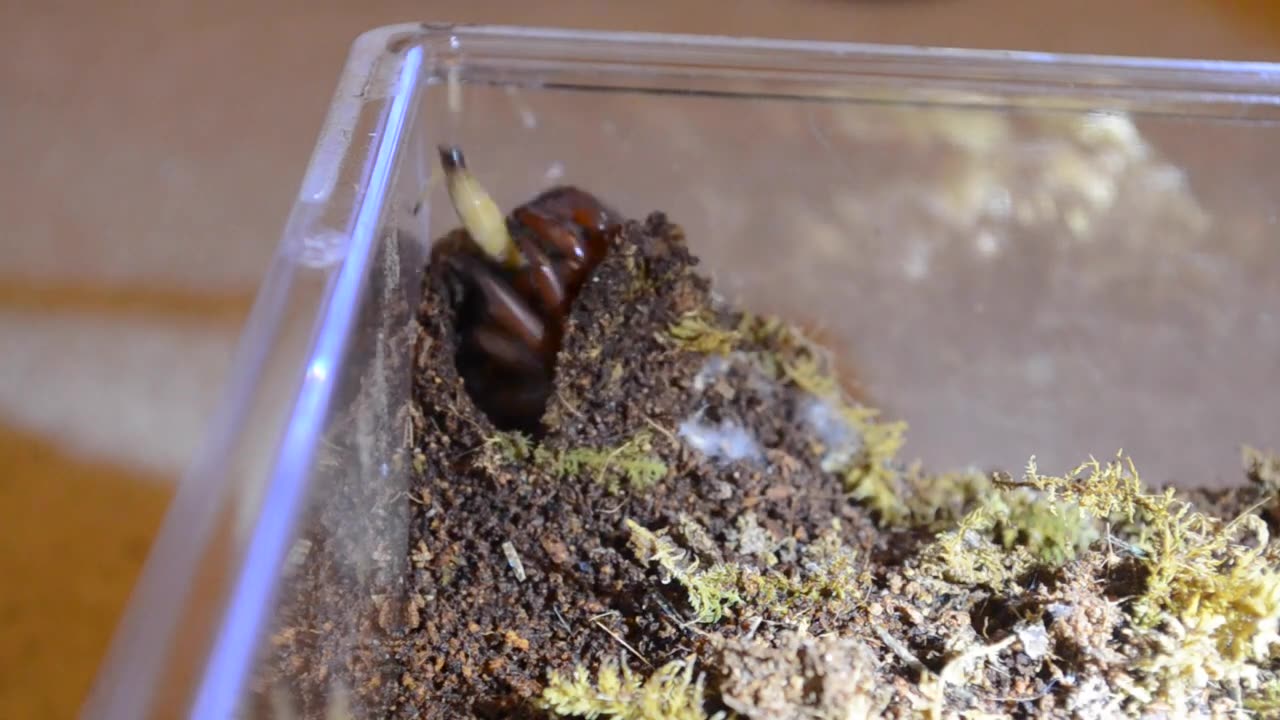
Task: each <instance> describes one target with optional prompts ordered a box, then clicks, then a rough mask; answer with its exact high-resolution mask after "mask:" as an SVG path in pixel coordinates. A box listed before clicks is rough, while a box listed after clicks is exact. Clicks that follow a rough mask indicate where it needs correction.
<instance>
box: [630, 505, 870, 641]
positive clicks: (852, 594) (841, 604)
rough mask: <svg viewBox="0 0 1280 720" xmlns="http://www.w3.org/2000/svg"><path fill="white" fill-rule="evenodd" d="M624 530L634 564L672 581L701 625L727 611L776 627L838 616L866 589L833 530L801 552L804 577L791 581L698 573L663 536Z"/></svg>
mask: <svg viewBox="0 0 1280 720" xmlns="http://www.w3.org/2000/svg"><path fill="white" fill-rule="evenodd" d="M627 528H628V530H629V531H630V533H631V547H632V549H633V551H634V552H635V554H636V556H637V558H638V559H640V560H641V561H642V562H644V563H646V564H653V563H656V564H657V565H658V567H659V568H661V570H662V571H663V574H664V577H663V581H664V582H669V581H670V580H672V579H674V580H676V581H677V582H679V583H680V584H681V585H683V586H684V588H685V590H686V592H687V593H688V598H689V605H690V607H691V608H692V609H693V612H694V620H695V622H699V623H715V622H719V621H720V620H721V619H722V618H723V617H724V615H725V613H726V612H727V611H728V610H729V609H731V608H739V610H738V611H737V612H738V614H740V615H744V616H745V615H752V616H760V617H765V618H769V619H773V620H778V621H797V620H800V619H801V618H802V617H803V616H805V615H808V614H810V613H813V612H815V611H819V610H821V611H823V612H827V613H840V612H844V611H847V610H849V609H851V608H852V607H853V605H854V604H856V603H857V602H858V601H860V600H861V598H862V596H863V588H864V587H865V585H866V583H865V582H863V579H862V577H861V575H860V572H859V570H858V568H857V566H856V564H855V559H856V556H855V554H854V552H853V550H852V549H850V548H848V547H846V546H845V545H843V544H842V543H841V542H840V540H839V537H838V534H837V532H836V531H835V529H833V530H832V531H831V532H829V533H827V534H824V536H823V537H822V538H820V539H819V540H818V541H817V542H814V543H811V544H810V545H808V546H806V547H805V548H804V549H803V551H802V553H803V559H804V560H805V562H804V566H805V568H806V569H805V571H804V572H802V573H798V574H796V575H795V576H789V575H784V574H782V573H779V572H775V571H761V570H758V569H756V568H753V567H750V566H747V565H743V564H740V563H732V562H728V563H726V562H720V563H714V564H712V565H711V566H709V567H708V568H707V569H705V570H703V569H699V566H698V565H699V564H698V561H697V560H696V559H691V558H690V553H688V552H687V551H686V550H684V549H683V548H681V547H679V546H678V545H676V544H675V542H674V541H672V540H671V538H669V537H667V536H666V535H665V534H660V533H655V532H653V531H651V530H648V529H646V528H644V527H642V526H641V525H640V524H638V523H636V522H635V521H633V520H627Z"/></svg>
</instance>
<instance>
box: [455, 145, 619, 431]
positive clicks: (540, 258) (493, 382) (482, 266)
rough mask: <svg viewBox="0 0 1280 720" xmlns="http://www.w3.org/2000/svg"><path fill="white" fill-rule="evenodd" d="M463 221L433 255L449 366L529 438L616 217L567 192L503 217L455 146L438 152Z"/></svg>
mask: <svg viewBox="0 0 1280 720" xmlns="http://www.w3.org/2000/svg"><path fill="white" fill-rule="evenodd" d="M439 152H440V164H441V166H442V167H443V169H444V174H445V182H446V186H447V187H448V190H449V198H450V201H451V202H452V204H453V207H454V210H455V211H456V212H457V214H458V217H459V219H461V221H462V227H460V228H457V229H455V230H453V231H452V232H450V233H449V234H448V235H446V236H445V237H444V238H443V239H441V240H440V241H438V242H437V243H436V245H435V247H433V248H432V252H431V256H432V263H431V264H432V266H433V267H436V268H438V269H440V271H442V272H447V273H448V275H447V279H448V281H449V283H448V287H449V288H450V291H451V292H450V294H451V295H452V296H453V297H452V300H453V302H454V307H455V309H456V311H457V314H456V325H455V328H456V331H457V336H458V341H459V342H458V352H457V355H456V362H457V366H458V372H459V374H460V375H461V376H462V379H463V383H464V384H465V386H466V388H467V392H468V393H469V394H470V395H471V397H472V399H473V400H474V401H475V403H476V405H477V406H478V407H479V408H480V409H481V410H482V411H484V413H485V414H486V415H488V416H489V419H490V420H491V421H492V422H493V423H494V425H495V426H497V427H498V428H499V429H502V430H520V431H523V432H526V433H529V434H537V433H538V430H539V427H540V424H541V420H542V414H543V412H544V410H545V409H546V403H547V399H548V397H549V396H550V394H551V388H552V379H553V376H554V373H555V363H556V355H557V354H558V353H559V351H560V343H561V340H562V338H563V336H564V329H565V324H566V323H567V321H568V318H569V311H570V308H571V307H572V305H573V301H574V299H575V298H576V297H577V295H578V292H579V291H580V290H581V289H582V286H583V284H584V283H585V282H586V281H587V279H588V278H589V277H590V275H591V273H592V271H593V270H595V268H596V266H597V265H599V264H600V261H602V260H603V259H604V257H605V255H606V254H607V252H608V247H609V240H610V236H611V234H612V233H614V232H615V231H616V230H617V229H618V227H619V226H620V225H621V223H622V218H621V216H620V215H619V214H618V213H616V212H615V211H614V210H612V209H611V208H609V207H608V206H606V205H604V204H603V203H602V202H600V200H598V199H597V198H596V197H595V196H593V195H591V194H590V193H587V192H585V191H583V190H579V189H578V188H575V187H570V186H559V187H554V188H552V189H550V190H547V191H545V192H543V193H541V194H539V195H537V196H536V197H534V198H533V199H532V200H530V201H529V202H527V203H525V204H524V205H521V206H519V207H517V208H515V209H514V210H513V211H512V212H511V214H510V216H508V217H505V218H504V217H503V216H502V212H501V211H500V210H499V209H498V207H497V205H496V204H495V203H494V202H493V200H492V199H490V197H489V195H488V193H486V192H485V191H484V189H483V188H482V187H481V186H480V185H479V184H478V183H477V182H476V181H475V179H474V177H473V176H472V175H471V173H470V172H469V171H468V170H467V167H466V160H465V159H464V158H463V155H462V151H461V150H460V149H458V148H457V147H445V146H441V147H440V148H439Z"/></svg>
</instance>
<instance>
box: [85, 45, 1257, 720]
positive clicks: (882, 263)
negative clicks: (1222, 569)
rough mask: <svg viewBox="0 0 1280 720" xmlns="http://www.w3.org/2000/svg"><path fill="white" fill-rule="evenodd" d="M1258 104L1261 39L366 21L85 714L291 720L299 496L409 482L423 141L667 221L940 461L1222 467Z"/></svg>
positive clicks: (331, 517)
mask: <svg viewBox="0 0 1280 720" xmlns="http://www.w3.org/2000/svg"><path fill="white" fill-rule="evenodd" d="M1278 106H1280V68H1278V67H1275V66H1272V65H1264V64H1240V63H1214V62H1190V61H1158V60H1144V59H1118V58H1098V57H1072V56H1050V55H1042V54H1028V53H999V52H966V51H953V50H939V49H914V48H899V47H873V46H865V45H844V44H830V43H803V42H774V41H763V40H748V39H726V38H707V37H677V36H653V35H636V34H603V33H586V32H568V31H556V30H538V29H521V28H503V27H451V26H419V25H401V26H395V27H388V28H382V29H378V30H375V31H372V32H370V33H367V34H366V35H364V36H362V37H361V38H360V39H359V40H358V41H357V42H356V44H355V46H354V49H353V52H352V54H351V57H350V61H349V63H348V64H347V66H346V69H345V71H344V72H343V75H342V77H341V78H340V81H339V86H338V90H337V93H336V95H335V97H334V100H333V104H332V105H331V107H330V110H329V115H328V118H327V119H326V121H325V124H324V129H323V132H322V134H321V137H320V139H319V143H318V144H317V146H316V150H315V153H314V156H313V159H312V162H311V165H310V167H309V168H308V170H307V172H306V176H305V178H304V179H303V181H302V185H301V189H300V192H299V194H298V197H297V202H296V205H295V206H294V208H293V211H292V213H291V215H290V216H289V221H288V224H287V227H286V228H285V231H284V236H283V240H282V242H281V244H280V248H279V252H278V254H277V256H276V259H275V261H274V264H273V266H272V268H271V270H270V274H269V276H268V278H267V280H266V282H265V283H264V285H263V286H262V289H261V293H260V296H259V299H258V302H257V305H256V307H255V308H254V311H253V314H252V318H251V320H250V322H249V325H248V327H247V329H246V331H245V334H244V337H243V341H242V343H241V347H240V352H239V356H238V359H237V361H236V365H235V372H234V378H233V381H232V382H231V384H230V385H228V387H227V388H226V393H225V402H224V405H223V408H222V411H221V414H220V415H219V416H218V418H217V420H216V422H215V423H214V424H213V426H212V428H211V432H210V435H209V438H208V442H207V443H206V445H205V446H204V449H203V451H202V453H201V454H200V455H199V457H197V458H196V459H195V462H194V464H193V465H192V468H191V471H190V473H189V475H188V476H187V477H186V479H185V480H184V482H183V484H182V486H181V489H180V492H179V494H178V496H177V498H176V500H175V501H174V504H173V507H172V510H171V512H170V514H169V517H168V520H167V522H166V524H165V526H164V528H163V530H162V533H161V535H160V537H159V539H158V541H157V543H156V545H155V549H154V551H153V553H152V556H151V558H150V560H149V563H148V565H147V567H146V569H145V573H144V575H143V579H142V581H141V583H140V585H139V587H138V588H137V590H136V594H135V596H134V598H133V601H132V605H131V607H130V609H129V611H128V613H127V615H126V617H125V618H124V621H123V623H122V625H121V627H120V629H119V632H118V635H117V637H116V640H115V643H114V645H113V648H112V650H111V652H110V654H109V657H108V658H107V660H106V662H105V665H104V668H103V672H102V675H101V677H100V679H99V682H98V684H97V686H96V688H95V690H94V692H93V694H92V696H91V697H90V699H89V703H88V705H87V706H86V708H85V712H86V717H92V718H111V719H113V720H115V719H118V720H139V719H141V718H151V717H157V718H158V717H173V716H177V715H179V714H184V713H185V714H188V715H189V716H191V717H195V718H201V719H202V720H204V719H213V718H223V717H228V716H231V715H233V714H236V713H239V714H241V715H255V716H258V715H271V714H275V715H276V716H284V711H282V710H279V708H277V710H276V711H275V712H274V713H273V712H272V711H270V703H269V702H268V703H266V704H265V705H264V704H261V703H258V702H257V701H254V705H255V706H254V709H253V711H252V712H250V709H249V705H248V704H246V699H247V698H250V697H253V696H254V694H255V684H254V682H253V679H254V677H255V663H256V662H257V658H259V657H260V655H259V653H260V652H261V651H262V650H263V645H264V638H265V637H266V636H267V635H268V634H269V632H270V630H271V628H272V622H273V613H274V610H275V608H276V607H277V606H278V605H277V604H278V603H279V602H280V600H281V597H282V592H283V591H282V587H284V584H283V578H286V577H287V575H288V569H289V567H291V564H290V558H291V557H296V556H297V554H299V553H304V552H306V547H305V545H304V544H302V543H299V542H296V539H297V533H298V528H299V527H300V523H302V522H325V523H329V524H330V525H331V526H332V527H333V528H334V530H335V532H340V526H341V522H340V519H341V510H335V509H334V508H333V507H329V506H326V498H324V497H323V496H321V495H320V494H318V493H316V492H312V490H313V489H314V488H315V487H317V486H318V482H317V478H319V477H322V476H324V475H325V474H334V473H339V474H345V475H346V476H347V477H349V478H355V479H357V480H358V481H359V482H363V483H369V484H374V485H378V486H380V487H384V488H386V487H390V488H403V487H405V486H406V483H407V479H408V475H407V470H406V465H405V462H404V459H405V454H404V444H405V426H406V422H407V420H406V417H407V413H409V412H410V410H409V404H410V397H409V370H408V368H409V366H410V364H411V363H412V358H410V357H408V354H409V353H408V350H407V349H406V346H405V345H403V344H398V343H396V342H395V340H396V339H397V338H401V339H402V337H403V333H406V332H409V331H410V329H411V323H412V316H413V309H414V308H415V306H416V303H417V300H418V297H417V293H418V275H419V273H420V271H421V269H422V267H423V265H424V262H425V258H426V253H427V249H428V246H429V239H430V238H433V237H437V236H439V235H440V234H441V233H442V232H444V231H445V230H447V229H449V228H451V227H453V226H454V225H455V224H456V218H455V216H454V214H453V212H452V210H451V208H450V207H449V205H448V201H447V198H446V196H445V193H444V191H443V188H442V187H441V183H440V181H439V178H438V170H437V167H436V154H435V148H436V146H437V144H438V143H458V144H460V145H461V146H462V147H464V148H465V149H466V150H467V152H468V157H469V160H470V165H471V167H472V169H473V171H474V172H475V173H476V174H477V175H478V176H479V178H480V179H481V180H482V182H483V183H485V185H486V186H487V187H488V189H489V190H490V191H491V192H492V193H493V194H494V195H495V197H496V199H497V200H498V201H499V202H500V204H501V205H503V207H510V206H512V205H514V204H516V203H519V202H523V201H524V200H526V199H528V198H529V197H530V196H531V195H532V194H533V193H535V192H537V191H538V190H540V189H543V188H544V187H546V186H548V185H549V184H551V183H553V182H572V183H575V184H578V185H581V186H584V187H587V188H590V189H592V190H594V191H596V192H598V193H600V194H602V195H603V196H605V197H606V198H607V199H608V200H609V201H611V202H612V203H614V204H615V205H617V206H618V207H620V209H622V210H623V211H625V212H626V213H628V214H630V215H633V216H643V215H644V214H647V213H648V212H650V211H653V210H662V211H665V212H667V213H668V214H669V215H670V217H671V218H672V219H673V220H674V221H676V222H678V223H680V224H682V225H684V227H685V228H686V230H687V235H688V238H689V242H690V245H691V246H692V248H693V249H694V250H695V251H696V252H697V253H699V254H700V255H701V256H702V258H703V268H704V269H705V270H706V271H707V272H708V273H710V274H711V275H712V276H713V277H714V279H715V281H716V282H718V283H719V287H720V289H721V292H722V293H723V294H725V295H726V296H728V297H729V298H731V299H733V300H736V301H738V302H739V303H741V304H743V305H745V306H746V307H747V308H748V309H751V310H755V311H758V312H764V313H775V314H779V315H782V316H785V317H787V318H789V319H793V320H798V321H801V322H804V323H807V324H809V325H812V326H817V327H819V328H821V329H822V331H823V334H824V337H825V338H826V339H827V340H829V341H831V342H832V343H833V345H834V346H835V348H836V349H837V351H838V352H839V353H841V354H842V356H843V359H844V365H845V366H846V367H848V368H852V369H853V371H854V372H855V373H856V374H857V376H858V377H859V378H860V380H861V382H862V383H863V384H864V385H865V386H866V387H867V388H868V389H869V391H870V394H871V395H872V397H873V398H874V399H875V400H876V402H877V404H878V405H880V406H881V407H882V408H883V409H884V411H885V413H886V415H887V416H889V417H892V418H901V419H904V420H906V421H908V423H909V424H910V430H909V432H908V444H907V446H906V448H905V454H906V455H908V456H910V457H918V458H920V459H922V460H923V461H924V462H925V463H926V464H927V465H929V466H930V467H934V468H939V469H941V468H946V467H968V466H979V467H984V468H988V467H1004V468H1009V469H1012V470H1015V471H1016V470H1017V469H1018V468H1020V467H1021V466H1022V465H1023V464H1024V463H1025V462H1026V461H1027V459H1028V457H1029V456H1031V455H1036V456H1037V457H1038V460H1039V462H1040V465H1041V467H1046V468H1049V467H1052V468H1061V469H1066V468H1068V467H1070V466H1074V465H1075V464H1076V463H1077V462H1078V461H1079V460H1081V459H1083V457H1084V456H1086V455H1088V454H1094V455H1097V456H1099V457H1102V456H1108V455H1111V454H1113V453H1115V452H1116V451H1117V450H1119V449H1121V448H1123V450H1124V451H1126V452H1127V453H1129V454H1131V455H1132V456H1133V457H1134V458H1135V459H1136V460H1137V461H1138V462H1139V463H1140V465H1141V467H1143V468H1144V476H1145V477H1147V478H1150V479H1152V480H1153V481H1156V482H1161V481H1168V482H1174V483H1180V484H1184V485H1205V484H1210V485H1212V484H1225V483H1229V482H1232V481H1234V479H1235V477H1236V476H1237V475H1238V472H1237V471H1236V468H1238V462H1239V460H1238V458H1239V446H1240V444H1241V443H1251V444H1255V445H1260V446H1270V447H1277V446H1280V402H1277V394H1276V393H1277V388H1280V236H1278V235H1277V230H1278V229H1280V228H1278V226H1277V214H1278V213H1280V124H1278V122H1277V121H1280V107H1278ZM356 402H358V403H359V407H360V408H361V410H360V411H359V412H357V413H355V414H354V416H352V415H349V414H348V413H346V412H345V410H346V409H349V408H351V407H353V403H356ZM352 418H354V419H352ZM340 422H341V423H344V424H339V423H340ZM334 444H338V445H341V447H342V448H343V451H342V452H326V448H330V449H331V446H333V445H334ZM401 504H403V505H405V506H406V507H407V504H408V500H406V501H405V502H404V503H401ZM379 511H385V512H388V513H390V515H389V517H391V518H392V519H391V521H390V524H389V526H390V527H401V528H403V525H404V523H407V520H404V518H407V514H406V513H407V510H406V509H404V508H391V509H386V508H383V509H381V510H379ZM353 512H354V510H353ZM396 513H399V515H397V514H396ZM397 518H399V519H400V520H402V521H403V522H401V523H400V525H397V522H398V521H397ZM335 519H336V520H337V522H335ZM346 540H347V547H349V548H350V551H351V552H350V557H349V558H346V560H347V561H348V564H347V566H345V567H343V568H339V569H338V570H336V571H335V572H343V573H347V574H348V577H353V578H357V579H358V582H360V583H362V584H363V587H364V588H365V590H367V592H368V593H369V594H370V595H378V594H382V595H391V596H394V595H395V594H396V593H398V592H399V588H400V583H399V578H397V577H395V575H394V573H391V574H387V573H381V574H379V573H372V574H370V573H365V572H363V570H364V569H365V568H366V566H367V565H368V558H369V556H370V555H372V554H373V553H375V552H382V551H386V550H387V549H388V548H389V549H390V550H391V551H392V554H397V553H398V554H399V555H405V554H407V552H408V549H407V547H406V541H405V534H404V533H401V534H400V535H397V534H396V532H394V531H393V532H391V533H389V534H388V535H385V536H380V537H350V538H346ZM351 627H355V626H354V625H352V626H351ZM344 631H347V632H353V633H354V632H355V631H353V630H351V629H350V628H347V629H346V630H344V628H343V627H338V628H331V629H330V630H329V632H339V633H340V632H344ZM360 641H361V638H360V637H357V636H354V635H353V636H352V637H351V638H350V642H351V646H352V648H353V649H354V648H357V647H359V646H360ZM339 690H340V688H339V687H337V686H336V685H335V693H336V692H338V691H339ZM369 710H370V709H367V708H366V709H364V710H363V711H361V710H359V709H357V710H356V715H357V716H360V715H363V714H364V712H368V711H369Z"/></svg>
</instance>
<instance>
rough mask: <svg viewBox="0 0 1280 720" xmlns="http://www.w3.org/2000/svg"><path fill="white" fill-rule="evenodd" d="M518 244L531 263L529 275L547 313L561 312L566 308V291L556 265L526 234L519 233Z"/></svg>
mask: <svg viewBox="0 0 1280 720" xmlns="http://www.w3.org/2000/svg"><path fill="white" fill-rule="evenodd" d="M516 242H517V243H519V245H520V252H521V253H523V254H524V256H525V259H526V260H528V261H529V268H528V269H529V275H530V276H531V278H532V280H533V286H534V288H535V289H536V290H537V291H538V295H539V296H541V297H542V302H543V304H544V305H545V306H546V308H547V311H548V312H552V313H555V312H559V311H560V309H561V308H562V307H563V306H564V302H565V289H564V283H563V282H561V280H560V274H559V273H558V272H557V271H556V266H555V263H553V262H552V261H551V258H549V257H547V254H546V253H545V252H543V251H542V248H540V247H538V244H537V243H535V242H534V241H533V239H532V238H530V237H529V236H528V235H527V234H526V233H517V234H516Z"/></svg>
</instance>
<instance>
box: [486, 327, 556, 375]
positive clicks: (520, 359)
mask: <svg viewBox="0 0 1280 720" xmlns="http://www.w3.org/2000/svg"><path fill="white" fill-rule="evenodd" d="M468 340H469V341H470V342H473V343H475V345H476V347H477V348H479V350H480V352H482V353H484V354H485V355H487V356H489V357H491V358H493V359H494V360H495V361H497V362H498V363H500V364H502V365H504V366H506V367H509V368H511V369H514V370H517V371H520V372H525V373H535V372H539V371H541V370H542V369H543V368H542V361H541V359H540V358H539V357H538V355H537V353H535V352H534V351H533V350H532V349H531V348H530V347H529V346H528V345H525V344H524V343H522V342H520V341H519V340H517V339H516V338H514V337H512V336H511V335H510V334H508V333H506V332H503V331H502V330H499V329H497V328H495V327H493V326H490V325H479V326H477V327H475V328H474V329H473V330H472V331H471V335H470V336H469V337H468Z"/></svg>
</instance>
